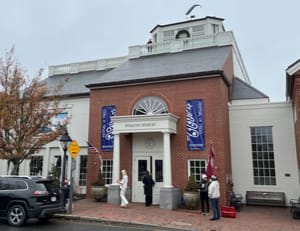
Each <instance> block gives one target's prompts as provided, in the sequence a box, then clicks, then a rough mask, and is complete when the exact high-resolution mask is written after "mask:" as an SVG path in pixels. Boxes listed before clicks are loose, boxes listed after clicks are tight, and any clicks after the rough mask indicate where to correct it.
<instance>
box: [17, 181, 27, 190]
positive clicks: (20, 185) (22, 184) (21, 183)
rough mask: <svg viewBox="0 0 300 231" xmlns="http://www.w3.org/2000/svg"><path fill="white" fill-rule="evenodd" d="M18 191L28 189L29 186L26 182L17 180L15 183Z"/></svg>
mask: <svg viewBox="0 0 300 231" xmlns="http://www.w3.org/2000/svg"><path fill="white" fill-rule="evenodd" d="M15 185H16V189H27V185H26V183H25V182H24V181H21V180H17V181H15Z"/></svg>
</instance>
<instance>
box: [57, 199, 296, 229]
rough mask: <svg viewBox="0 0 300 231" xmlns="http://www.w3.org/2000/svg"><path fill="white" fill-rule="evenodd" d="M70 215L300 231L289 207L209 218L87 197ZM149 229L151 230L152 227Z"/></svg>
mask: <svg viewBox="0 0 300 231" xmlns="http://www.w3.org/2000/svg"><path fill="white" fill-rule="evenodd" d="M63 217H64V218H67V219H79V220H87V221H99V222H109V223H114V222H117V223H120V222H121V223H127V224H143V225H152V226H155V227H156V228H157V227H168V228H176V229H179V230H193V231H199V230H201V231H237V230H238V231H240V230H243V231H248V230H249V231H250V230H251V231H253V230H255V231H260V230H262V231H296V230H297V231H299V230H300V220H298V219H293V218H292V215H291V213H290V210H289V208H282V207H270V206H268V207H264V206H246V205H243V207H242V210H241V212H238V213H237V217H236V218H225V217H222V218H221V219H220V220H218V221H210V220H209V218H211V214H210V215H207V216H203V215H201V214H200V211H199V210H188V209H184V208H178V209H176V210H165V209H160V208H159V206H150V207H146V206H145V205H144V204H142V203H131V204H129V206H128V207H127V208H121V207H120V206H118V205H111V204H107V203H105V202H95V201H94V199H91V198H86V199H82V200H78V201H74V202H73V211H72V214H67V215H63ZM149 230H151V229H150V228H149Z"/></svg>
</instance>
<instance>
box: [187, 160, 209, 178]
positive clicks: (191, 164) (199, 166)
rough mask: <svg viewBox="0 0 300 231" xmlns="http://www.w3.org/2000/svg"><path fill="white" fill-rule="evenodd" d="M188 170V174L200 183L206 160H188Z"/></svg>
mask: <svg viewBox="0 0 300 231" xmlns="http://www.w3.org/2000/svg"><path fill="white" fill-rule="evenodd" d="M188 171H189V172H188V174H189V176H194V177H195V181H196V182H197V183H200V180H201V175H202V174H205V171H206V160H200V159H193V160H188Z"/></svg>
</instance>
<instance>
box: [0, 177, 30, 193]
mask: <svg viewBox="0 0 300 231" xmlns="http://www.w3.org/2000/svg"><path fill="white" fill-rule="evenodd" d="M22 189H27V185H26V183H25V182H24V181H21V180H5V179H4V180H0V190H22Z"/></svg>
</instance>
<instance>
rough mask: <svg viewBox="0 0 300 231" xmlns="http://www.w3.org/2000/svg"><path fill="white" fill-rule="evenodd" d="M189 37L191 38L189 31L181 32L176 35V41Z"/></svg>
mask: <svg viewBox="0 0 300 231" xmlns="http://www.w3.org/2000/svg"><path fill="white" fill-rule="evenodd" d="M189 37H190V33H189V32H188V31H187V30H180V31H178V33H177V34H176V39H185V38H189Z"/></svg>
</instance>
